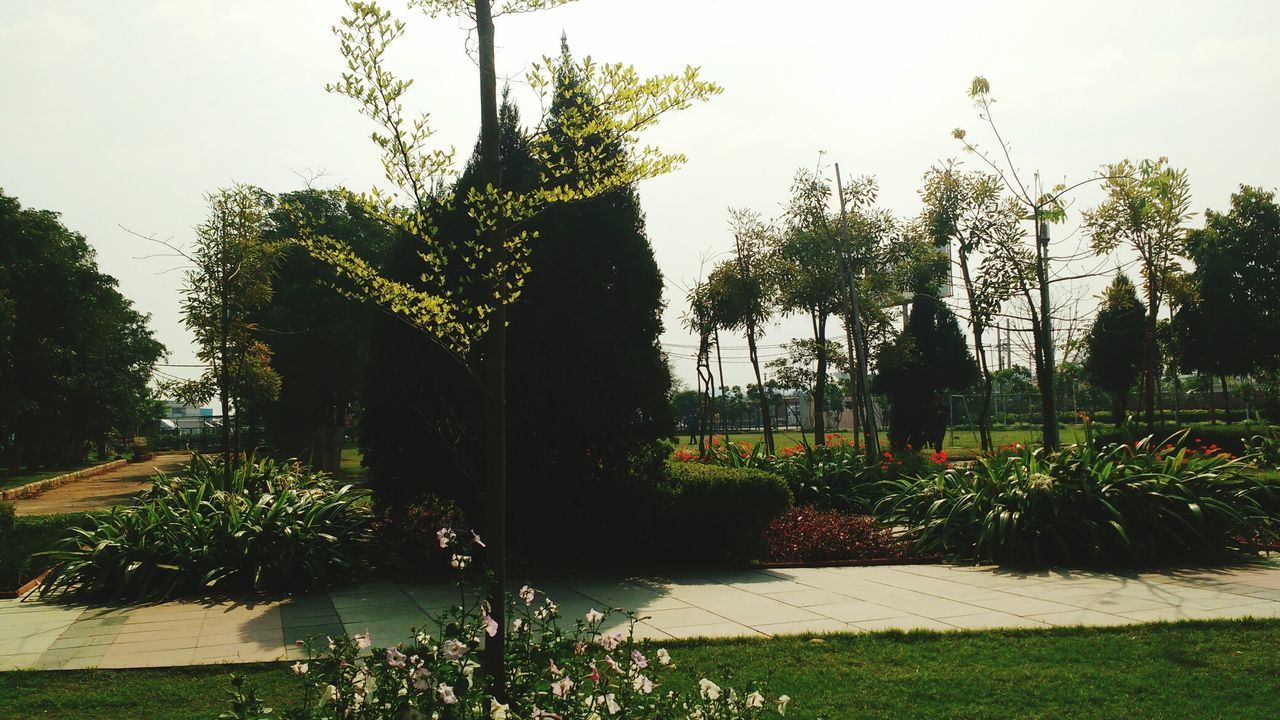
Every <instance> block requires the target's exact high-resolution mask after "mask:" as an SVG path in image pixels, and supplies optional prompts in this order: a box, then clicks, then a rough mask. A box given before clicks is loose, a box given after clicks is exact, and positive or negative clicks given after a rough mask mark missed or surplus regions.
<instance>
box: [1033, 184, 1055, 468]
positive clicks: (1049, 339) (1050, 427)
mask: <svg viewBox="0 0 1280 720" xmlns="http://www.w3.org/2000/svg"><path fill="white" fill-rule="evenodd" d="M1035 227H1036V280H1037V282H1038V283H1039V285H1040V323H1039V327H1038V328H1037V330H1038V332H1037V333H1036V344H1037V345H1039V348H1038V351H1039V352H1038V355H1039V358H1038V359H1039V360H1040V362H1039V365H1040V367H1039V370H1040V373H1039V381H1040V398H1041V405H1042V406H1041V409H1040V412H1041V419H1042V421H1043V426H1044V427H1043V432H1044V447H1045V449H1046V450H1057V449H1058V445H1059V441H1058V398H1057V395H1056V394H1055V392H1056V390H1055V388H1054V379H1055V378H1054V376H1055V375H1056V373H1057V366H1056V360H1055V358H1054V347H1053V304H1052V300H1051V298H1050V297H1049V245H1048V242H1047V241H1046V240H1041V238H1048V232H1047V231H1045V230H1044V220H1043V219H1042V218H1041V217H1040V208H1038V207H1037V208H1036V212H1035Z"/></svg>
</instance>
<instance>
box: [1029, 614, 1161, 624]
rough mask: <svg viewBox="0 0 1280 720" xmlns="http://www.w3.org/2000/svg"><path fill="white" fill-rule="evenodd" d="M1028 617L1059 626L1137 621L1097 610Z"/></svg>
mask: <svg viewBox="0 0 1280 720" xmlns="http://www.w3.org/2000/svg"><path fill="white" fill-rule="evenodd" d="M1027 619H1029V620H1038V621H1040V622H1043V623H1048V624H1050V625H1058V626H1074V625H1088V626H1093V627H1103V626H1107V625H1131V624H1133V623H1135V622H1137V621H1136V620H1133V619H1130V618H1126V617H1122V616H1120V615H1112V614H1111V613H1104V612H1098V611H1097V610H1068V611H1066V612H1056V613H1045V614H1043V615H1029V616H1027Z"/></svg>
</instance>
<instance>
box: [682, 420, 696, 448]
mask: <svg viewBox="0 0 1280 720" xmlns="http://www.w3.org/2000/svg"><path fill="white" fill-rule="evenodd" d="M684 428H685V430H688V431H689V444H690V445H692V444H694V443H696V442H698V414H697V413H689V414H688V415H686V416H685V418H684Z"/></svg>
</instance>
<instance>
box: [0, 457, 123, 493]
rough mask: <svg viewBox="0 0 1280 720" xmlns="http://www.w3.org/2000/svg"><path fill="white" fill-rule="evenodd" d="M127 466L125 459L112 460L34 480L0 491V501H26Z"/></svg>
mask: <svg viewBox="0 0 1280 720" xmlns="http://www.w3.org/2000/svg"><path fill="white" fill-rule="evenodd" d="M128 464H129V461H128V460H127V459H125V460H112V461H110V462H105V463H102V464H101V465H94V466H92V467H87V468H80V469H79V470H75V471H73V472H69V473H65V474H63V475H57V476H54V477H51V478H45V479H43V480H36V481H35V482H30V483H27V484H26V485H19V486H18V487H15V488H9V489H8V490H0V500H27V499H30V498H33V497H35V496H37V495H39V494H40V493H43V492H46V491H48V490H52V489H54V488H56V487H58V486H59V485H65V484H66V483H69V482H71V481H73V480H83V479H84V478H91V477H94V476H96V475H101V474H103V473H109V472H111V471H112V470H116V469H118V468H122V467H124V466H125V465H128Z"/></svg>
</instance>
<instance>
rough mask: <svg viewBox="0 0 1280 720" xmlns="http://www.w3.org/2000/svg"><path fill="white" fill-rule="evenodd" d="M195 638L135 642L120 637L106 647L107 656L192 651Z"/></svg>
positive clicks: (194, 645)
mask: <svg viewBox="0 0 1280 720" xmlns="http://www.w3.org/2000/svg"><path fill="white" fill-rule="evenodd" d="M195 647H196V638H194V637H177V638H175V637H169V638H153V639H148V640H137V639H133V638H129V637H128V636H124V635H121V636H120V637H117V638H116V641H115V642H114V643H112V644H111V645H108V646H107V652H106V654H107V655H145V654H147V653H150V652H168V651H174V650H184V649H186V650H194V649H195Z"/></svg>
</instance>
